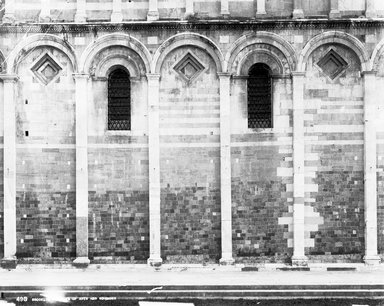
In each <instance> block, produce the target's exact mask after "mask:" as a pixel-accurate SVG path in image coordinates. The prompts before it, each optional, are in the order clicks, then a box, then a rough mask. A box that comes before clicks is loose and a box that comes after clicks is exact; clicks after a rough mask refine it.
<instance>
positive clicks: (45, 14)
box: [39, 0, 51, 22]
mask: <svg viewBox="0 0 384 306" xmlns="http://www.w3.org/2000/svg"><path fill="white" fill-rule="evenodd" d="M39 21H40V22H50V21H51V2H50V0H41V11H40V15H39Z"/></svg>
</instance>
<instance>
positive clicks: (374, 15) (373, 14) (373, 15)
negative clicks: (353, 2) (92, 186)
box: [365, 11, 377, 18]
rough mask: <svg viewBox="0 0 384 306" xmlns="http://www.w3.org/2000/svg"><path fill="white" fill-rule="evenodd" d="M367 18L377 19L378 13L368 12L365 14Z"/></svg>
mask: <svg viewBox="0 0 384 306" xmlns="http://www.w3.org/2000/svg"><path fill="white" fill-rule="evenodd" d="M365 17H367V18H376V17H377V12H376V11H366V12H365Z"/></svg>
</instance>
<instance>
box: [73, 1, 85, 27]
mask: <svg viewBox="0 0 384 306" xmlns="http://www.w3.org/2000/svg"><path fill="white" fill-rule="evenodd" d="M86 5H87V3H86V0H77V1H76V14H75V22H79V23H82V22H86V21H87V11H86V9H87V8H86Z"/></svg>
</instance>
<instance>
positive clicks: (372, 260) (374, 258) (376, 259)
mask: <svg viewBox="0 0 384 306" xmlns="http://www.w3.org/2000/svg"><path fill="white" fill-rule="evenodd" d="M363 260H364V263H365V264H366V265H370V266H373V265H378V264H380V262H381V258H380V256H378V255H371V256H364V258H363Z"/></svg>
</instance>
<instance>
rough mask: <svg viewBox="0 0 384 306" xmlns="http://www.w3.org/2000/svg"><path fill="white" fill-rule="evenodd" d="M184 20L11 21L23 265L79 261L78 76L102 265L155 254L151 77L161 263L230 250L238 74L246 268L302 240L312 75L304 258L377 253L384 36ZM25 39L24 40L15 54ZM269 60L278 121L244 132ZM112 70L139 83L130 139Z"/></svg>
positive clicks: (238, 191)
mask: <svg viewBox="0 0 384 306" xmlns="http://www.w3.org/2000/svg"><path fill="white" fill-rule="evenodd" d="M213 3H215V2H211V4H213ZM231 3H232V2H230V4H231ZM247 3H248V4H249V2H247ZM273 3H275V2H268V5H272V4H273ZM276 3H277V2H276ZM276 3H275V4H273V5H277V4H276ZM232 5H233V3H232ZM267 7H268V6H267ZM201 9H202V10H203V7H201ZM185 24H186V25H188V27H190V28H189V30H188V31H187V30H185V28H183V27H182V26H181V25H179V24H178V25H176V26H172V25H169V24H167V26H165V25H164V27H159V28H151V27H150V25H146V26H143V25H141V26H140V27H138V28H136V27H134V26H132V28H129V26H130V25H125V26H121V27H120V26H118V27H117V26H116V27H115V26H113V25H108V26H105V27H104V26H103V27H102V26H100V27H99V26H95V25H94V26H84V28H82V30H83V31H77V32H75V31H74V28H68V31H69V32H68V33H62V32H55V31H57V28H55V29H51V31H52V33H48V34H40V35H35V34H30V35H29V34H27V35H26V37H23V35H21V34H20V33H12V31H13V29H14V28H12V27H9V28H8V27H5V28H6V29H10V30H9V32H7V33H4V37H3V38H2V40H1V43H0V48H2V47H3V51H4V57H5V58H9V60H8V61H9V62H7V65H8V66H7V67H6V68H5V69H6V70H7V73H9V74H16V75H18V76H19V80H18V81H17V82H16V83H15V84H16V85H15V88H16V99H15V107H16V118H15V120H16V123H17V129H16V133H17V144H16V149H17V161H16V162H17V169H16V174H17V175H16V186H17V194H16V197H17V207H16V208H17V256H18V258H19V259H22V261H32V262H53V261H69V260H72V259H74V257H75V256H76V192H77V190H76V187H75V186H76V160H75V159H76V158H75V157H76V152H75V150H76V146H75V134H76V128H75V112H76V108H75V106H76V104H75V81H74V79H73V73H82V74H86V75H88V77H89V78H88V79H87V82H88V83H87V84H88V85H87V87H86V91H87V93H88V97H87V100H84V101H79V102H80V103H84V104H86V105H87V107H88V115H87V117H86V118H85V119H87V120H88V128H87V134H88V138H87V143H86V145H87V152H88V154H87V158H88V161H87V163H88V211H87V215H88V231H89V240H88V242H89V258H90V259H91V260H92V262H94V263H105V262H135V263H138V262H140V263H142V262H145V261H146V260H147V259H148V256H149V248H150V237H151V235H150V226H149V222H150V212H149V209H150V190H151V188H150V186H151V185H150V184H151V182H150V177H149V170H150V168H149V163H150V162H149V160H150V152H149V151H150V150H151V148H150V147H149V145H148V139H149V135H148V134H149V129H148V125H149V124H151V122H148V117H149V111H151V107H148V105H152V104H151V103H152V102H153V101H150V100H148V98H147V97H148V78H147V77H148V76H147V74H149V73H151V74H152V75H155V76H156V75H157V74H158V75H159V77H160V83H159V84H160V89H159V94H160V97H159V109H158V111H159V118H160V122H159V129H158V132H159V135H160V145H159V146H160V155H159V156H158V157H159V160H160V188H161V194H160V217H161V230H160V237H161V256H162V258H163V259H164V261H165V262H168V263H180V262H183V263H185V262H187V263H206V262H217V261H218V259H220V258H221V256H222V254H221V244H222V242H221V239H222V237H221V229H222V228H221V209H222V208H221V202H222V199H221V194H220V192H221V172H220V171H221V169H220V167H221V161H220V157H221V151H220V142H221V135H220V133H221V130H220V111H221V107H222V104H221V97H220V95H221V92H220V77H221V76H222V74H221V73H223V72H228V73H230V74H231V76H232V77H231V80H230V88H229V89H230V119H229V121H230V126H231V129H230V134H231V135H230V136H231V140H230V141H231V148H230V149H231V158H230V160H229V161H230V164H231V170H232V175H231V177H230V178H229V179H230V181H231V185H232V187H231V188H232V239H231V241H232V245H233V256H234V258H235V260H236V261H237V262H242V263H254V262H287V261H288V260H289V258H290V257H291V256H292V254H293V231H294V229H293V222H294V221H293V215H294V211H293V205H294V194H293V193H294V188H293V175H294V173H293V172H294V170H293V150H294V148H293V138H294V130H293V120H294V116H293V111H294V110H293V93H294V88H293V85H292V77H291V74H292V72H298V71H301V72H303V73H305V78H304V80H305V83H304V91H303V95H304V105H305V106H304V131H305V138H304V140H303V141H304V144H305V155H304V156H305V186H303V188H305V207H304V210H305V248H306V249H305V250H306V254H307V255H309V256H310V258H311V260H313V261H336V260H342V261H357V260H359V261H360V260H361V258H362V256H363V255H364V247H365V243H366V242H365V238H364V231H365V224H364V105H365V104H364V103H365V101H364V95H365V92H364V82H363V77H364V74H362V70H367V69H369V68H370V66H369V65H368V64H367V62H368V61H369V54H373V55H372V57H374V58H375V60H376V61H377V62H379V63H380V64H377V65H376V66H377V67H376V68H378V69H377V70H378V71H379V76H378V78H377V81H378V86H377V88H380V86H381V85H380V84H381V83H380V82H381V81H382V80H381V76H382V67H383V65H384V64H383V63H384V61H383V57H382V55H381V54H382V51H381V45H380V43H379V42H380V38H381V37H382V33H381V30H377V29H371V28H364V27H363V26H356V28H352V29H349V30H348V31H347V30H346V32H348V33H343V32H340V31H334V30H333V29H332V28H329V27H328V26H327V25H326V24H322V25H321V27H322V28H321V27H320V28H318V29H314V28H313V27H312V25H313V24H312V23H310V22H309V23H308V24H307V23H304V24H300V26H301V27H303V28H295V30H288V29H286V28H284V29H277V28H269V29H267V30H266V29H264V28H262V29H259V28H257V25H253V26H254V27H256V28H257V30H256V31H255V33H251V32H250V31H249V27H248V25H243V24H236V25H231V26H228V25H225V24H224V23H222V24H221V23H218V24H216V23H215V24H213V25H212V24H210V23H209V22H208V23H206V24H198V23H187V22H186V23H185ZM280 25H281V24H280ZM289 25H290V26H292V27H294V23H289ZM337 25H340V24H339V23H337ZM203 26H204V27H203ZM307 26H308V27H307ZM167 27H169V28H167ZM305 27H307V28H305ZM11 29H12V31H11ZM20 29H22V28H20ZM60 29H61V28H60ZM85 29H86V30H85ZM111 29H112V30H111ZM38 30H39V29H38V28H36V27H35V28H33V31H38ZM72 30H73V32H71V31H72ZM184 30H185V31H184ZM20 31H21V30H20ZM40 31H42V29H41V28H40ZM181 31H183V32H182V33H180V32H181ZM122 32H124V33H122ZM127 33H129V35H128V34H127ZM327 35H328V36H327ZM329 37H331V39H330V38H329ZM33 39H35V40H33ZM13 41H15V42H18V43H19V44H20V45H21V44H23V43H24V42H25V44H26V45H25V46H23V47H20V45H18V46H17V48H15V49H14V48H12V46H13ZM31 41H32V42H31ZM2 44H3V45H2ZM312 47H313V49H311V48H312ZM12 50H16V51H17V54H14V53H15V52H16V51H12ZM374 50H376V51H375V52H373V51H374ZM87 54H88V56H87ZM374 54H376V55H377V57H375V56H374ZM12 59H13V60H14V61H13V62H12V61H11V60H12ZM47 61H48V62H47ZM300 61H301V66H300V63H299V62H300ZM372 61H374V59H372ZM258 62H261V63H265V64H267V65H268V66H269V67H270V68H271V70H272V78H273V86H272V97H273V98H272V99H273V127H272V128H268V129H249V128H248V124H247V123H248V122H247V120H248V110H247V73H248V70H249V68H250V67H251V66H252V65H253V64H254V63H258ZM44 63H45V64H46V63H49V65H50V68H49V69H50V70H45V69H46V68H47V67H46V66H42V64H44ZM188 63H193V66H194V67H195V68H194V69H192V68H190V67H189V66H188V65H187V64H188ZM115 66H124V67H126V68H127V70H128V71H129V72H130V76H131V102H132V103H131V106H132V108H131V117H132V126H131V130H129V131H109V130H108V128H107V116H108V112H107V109H108V94H107V77H108V73H109V71H111V69H113V68H114V67H115ZM335 66H336V67H335ZM186 67H187V68H188V67H189V68H188V69H190V70H188V69H187V68H186ZM196 67H197V68H196ZM57 71H59V73H57ZM2 92H3V90H2ZM149 96H151V95H149ZM377 99H378V101H377V109H378V110H379V111H378V112H377V114H376V117H377V118H376V119H377V120H376V126H377V129H378V133H377V142H378V146H377V148H378V158H377V162H378V176H377V182H378V242H379V246H378V248H379V252H381V253H383V252H384V251H383V241H384V238H383V237H384V234H383V233H384V232H383V231H384V225H383V222H382V216H383V211H384V208H383V199H382V193H383V190H382V181H383V179H382V169H383V167H384V166H383V162H382V154H383V148H382V143H381V142H382V138H383V135H384V134H383V133H384V130H383V128H382V127H381V119H382V113H383V112H382V107H381V102H380V97H379V96H378V98H377ZM1 167H3V165H2V166H1ZM3 168H4V167H3ZM3 171H5V169H4V170H3ZM0 185H1V184H0ZM1 192H3V190H1ZM3 210H4V207H3V204H2V202H1V205H0V212H2V211H3ZM3 219H4V217H3V216H1V218H0V246H1V252H2V243H3V240H4V238H3V235H4V234H3V229H2V224H3Z"/></svg>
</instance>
